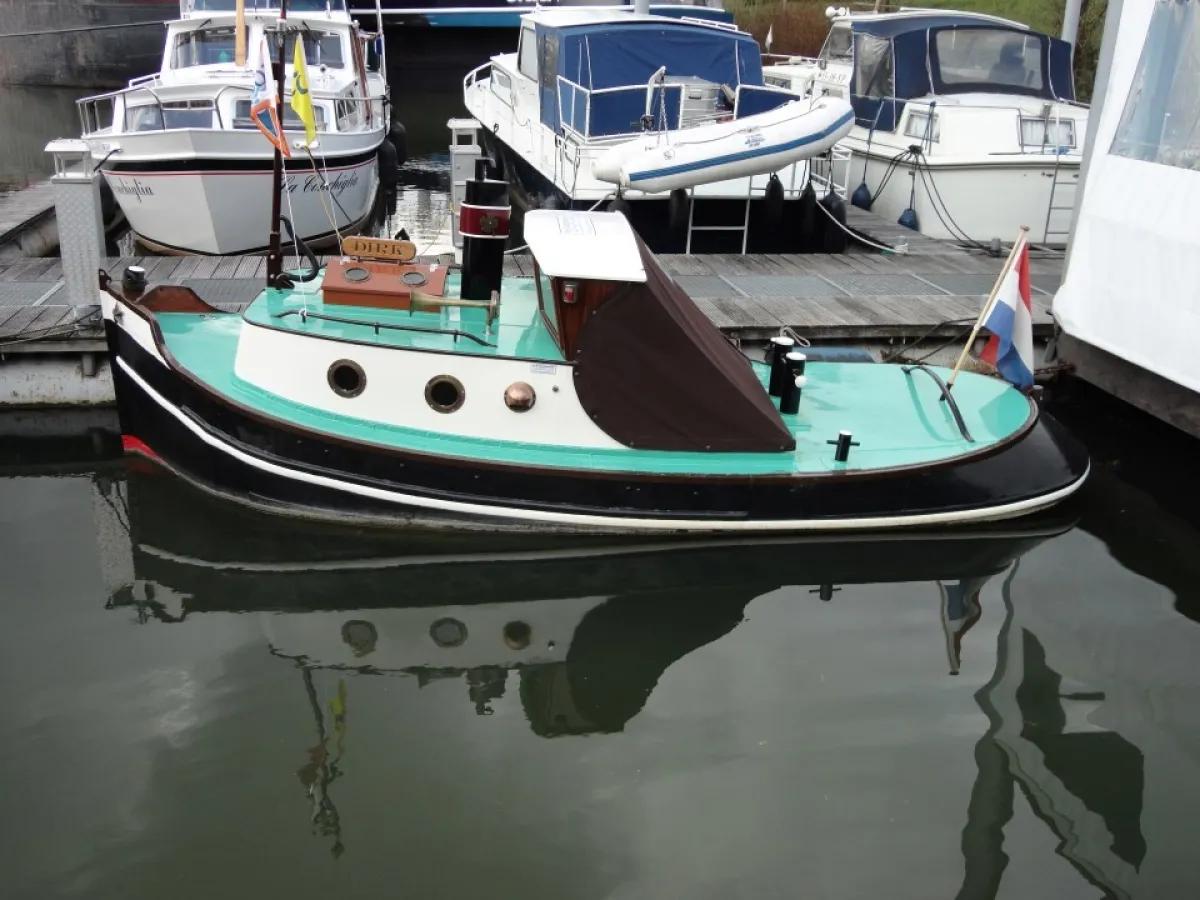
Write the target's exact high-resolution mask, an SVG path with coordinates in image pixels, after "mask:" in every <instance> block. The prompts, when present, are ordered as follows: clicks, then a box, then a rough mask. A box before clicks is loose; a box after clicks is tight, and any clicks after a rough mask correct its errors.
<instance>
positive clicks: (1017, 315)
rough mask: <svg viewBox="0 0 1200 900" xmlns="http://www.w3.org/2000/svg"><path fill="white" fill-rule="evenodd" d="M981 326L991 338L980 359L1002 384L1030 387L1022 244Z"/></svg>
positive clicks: (1029, 320) (1025, 249) (1029, 315)
mask: <svg viewBox="0 0 1200 900" xmlns="http://www.w3.org/2000/svg"><path fill="white" fill-rule="evenodd" d="M983 326H984V327H985V328H986V329H987V330H988V331H990V332H991V333H992V336H991V337H990V338H988V342H987V343H986V344H984V346H983V352H982V353H981V354H980V358H981V359H982V360H983V361H984V362H986V363H990V364H991V365H992V366H994V367H995V369H996V371H997V372H999V373H1000V375H1001V376H1002V377H1003V378H1004V380H1005V381H1008V382H1010V383H1011V384H1014V385H1016V386H1017V387H1019V388H1029V387H1032V386H1033V370H1034V361H1033V303H1032V301H1031V300H1030V293H1029V245H1028V244H1026V243H1025V242H1024V241H1022V242H1021V247H1020V249H1019V250H1017V255H1016V258H1015V259H1014V260H1013V264H1012V267H1011V268H1010V269H1009V270H1008V272H1007V273H1006V274H1005V276H1004V281H1002V282H1001V283H1000V290H999V291H998V292H997V294H996V299H995V302H994V303H993V304H992V309H991V311H990V312H989V313H988V317H987V319H986V320H985V321H984V323H983Z"/></svg>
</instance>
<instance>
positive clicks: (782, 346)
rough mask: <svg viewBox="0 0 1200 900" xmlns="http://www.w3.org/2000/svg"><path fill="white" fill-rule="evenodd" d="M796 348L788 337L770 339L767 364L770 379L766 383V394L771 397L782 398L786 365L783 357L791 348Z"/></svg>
mask: <svg viewBox="0 0 1200 900" xmlns="http://www.w3.org/2000/svg"><path fill="white" fill-rule="evenodd" d="M794 346H796V342H795V341H794V340H792V339H791V338H790V337H783V336H782V335H781V336H779V337H773V338H771V343H770V349H769V351H768V352H769V353H770V357H769V359H768V362H770V363H771V378H770V381H769V382H768V383H767V393H768V394H770V395H771V396H772V397H782V396H783V380H784V378H785V377H786V376H787V363H786V362H784V357H785V356H787V355H788V354H789V353H791V352H792V348H793V347H794Z"/></svg>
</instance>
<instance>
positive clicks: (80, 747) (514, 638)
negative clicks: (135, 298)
mask: <svg viewBox="0 0 1200 900" xmlns="http://www.w3.org/2000/svg"><path fill="white" fill-rule="evenodd" d="M1076 419H1077V422H1076V423H1075V424H1077V425H1079V426H1080V427H1081V428H1083V430H1084V431H1085V433H1086V434H1087V435H1088V436H1089V440H1090V442H1091V443H1092V446H1093V452H1094V453H1095V455H1096V463H1097V468H1098V472H1097V474H1096V476H1095V478H1094V479H1093V482H1092V484H1091V486H1090V487H1089V489H1088V491H1087V492H1086V494H1085V496H1084V497H1083V498H1082V500H1081V502H1080V503H1079V504H1078V505H1077V507H1075V508H1072V509H1070V510H1068V511H1067V515H1065V516H1062V517H1056V518H1054V519H1050V520H1044V521H1040V522H1035V523H1020V524H1012V525H1007V526H1003V527H1001V528H998V529H996V530H994V531H993V532H992V533H991V534H990V535H989V536H986V537H979V536H974V535H973V534H972V533H966V532H961V531H960V532H951V533H946V534H942V535H939V536H934V537H929V538H926V539H922V540H920V541H913V540H908V541H901V542H896V541H890V542H879V541H858V540H856V541H849V540H842V541H837V542H828V543H822V542H812V541H807V542H805V541H783V542H776V543H773V544H770V545H749V546H747V545H742V546H738V547H727V546H703V547H699V548H693V549H680V548H677V547H676V548H669V547H668V548H664V549H659V550H652V549H651V548H650V547H648V546H646V545H644V544H635V545H634V546H633V547H628V546H626V547H613V546H604V545H601V546H592V547H588V548H584V549H581V548H579V547H578V546H575V545H570V546H567V547H562V546H559V547H545V546H536V547H535V546H528V545H522V546H516V547H500V548H497V547H495V546H491V545H487V546H483V545H479V544H478V543H474V544H472V545H469V546H467V545H463V544H461V542H459V543H456V544H453V545H452V544H447V543H446V542H444V541H441V540H433V539H430V538H420V537H416V536H402V537H397V536H380V535H345V534H344V533H342V534H335V533H329V532H324V531H315V530H311V529H303V528H299V527H297V526H293V525H288V524H286V523H283V522H280V521H278V520H264V519H257V518H253V517H250V516H247V515H245V514H242V513H239V512H235V511H234V510H232V509H230V508H228V507H226V506H224V505H222V504H215V503H213V502H211V501H208V500H207V499H206V498H201V497H198V496H197V495H194V494H192V493H191V492H190V491H189V490H188V489H185V488H184V487H183V486H181V485H179V484H178V483H176V482H174V481H173V480H172V479H170V478H167V477H165V476H162V475H155V474H141V473H138V472H132V473H131V472H128V471H127V470H126V469H125V468H124V467H123V466H121V465H117V464H113V463H84V464H82V465H79V466H75V467H74V468H73V469H70V470H67V469H64V468H63V467H62V466H61V462H62V461H63V460H65V459H67V458H69V457H70V456H72V455H73V454H74V455H80V454H82V453H84V452H85V451H86V448H87V447H88V446H89V444H88V443H87V442H80V443H78V444H74V445H64V444H62V443H61V442H60V443H54V442H41V443H39V442H38V441H36V440H29V439H25V440H24V441H23V442H22V441H11V440H10V441H8V442H7V449H5V450H4V451H0V458H2V459H3V460H4V461H5V462H6V463H7V468H6V469H5V470H4V471H6V472H8V473H9V474H8V475H7V476H4V477H0V571H2V572H3V580H2V581H0V609H2V610H3V620H2V621H3V628H0V746H2V747H3V748H4V764H3V765H2V766H0V810H2V811H3V815H2V818H0V822H2V823H3V824H2V826H0V827H2V832H0V873H3V878H4V881H3V884H4V889H3V896H4V897H6V898H12V900H24V898H51V897H85V898H140V897H156V898H157V897H164V896H169V897H174V898H187V897H197V898H205V900H208V898H213V897H221V898H241V897H246V898H251V897H254V898H260V897H289V898H309V897H312V898H330V897H337V898H346V900H349V898H359V897H363V898H366V897H371V898H375V897H391V896H396V897H416V898H475V897H480V898H482V897H488V898H510V897H511V898H554V900H566V898H586V900H602V898H609V900H635V898H685V897H686V898H732V897H747V898H760V897H819V898H847V900H850V898H854V900H857V898H875V897H888V898H934V897H946V898H954V897H960V898H994V897H1002V898H1042V897H1045V898H1055V900H1065V898H1096V897H1117V898H1124V897H1137V898H1153V900H1171V898H1189V897H1195V896H1200V867H1198V866H1197V865H1196V861H1195V852H1194V847H1195V834H1196V828H1195V824H1194V823H1195V816H1196V810H1197V809H1200V666H1198V665H1197V659H1200V624H1198V623H1197V620H1198V619H1200V589H1198V587H1197V585H1198V584H1200V582H1198V580H1197V578H1198V576H1200V534H1198V532H1197V531H1196V529H1195V524H1194V520H1193V521H1188V520H1187V519H1186V518H1185V517H1181V516H1180V515H1179V514H1178V513H1179V512H1181V511H1183V512H1186V507H1187V506H1189V505H1190V504H1189V503H1188V498H1187V497H1186V493H1187V491H1189V490H1194V486H1192V483H1191V482H1187V481H1180V480H1173V479H1175V478H1176V476H1173V475H1172V474H1171V473H1172V471H1182V472H1188V471H1190V466H1189V465H1188V464H1187V460H1186V458H1184V457H1181V454H1187V453H1188V452H1191V453H1192V454H1193V458H1194V450H1195V445H1194V444H1191V443H1190V442H1184V441H1171V440H1170V438H1169V436H1168V437H1164V436H1163V435H1164V433H1163V432H1161V431H1156V430H1154V429H1150V430H1149V431H1146V430H1144V429H1143V424H1144V423H1141V422H1140V420H1139V421H1137V422H1135V423H1134V424H1133V425H1129V424H1127V422H1126V424H1120V423H1118V424H1117V425H1115V426H1114V425H1111V423H1109V422H1108V421H1107V420H1105V419H1103V418H1102V413H1100V412H1096V411H1095V410H1094V409H1091V408H1088V409H1086V410H1083V411H1082V412H1078V413H1077V414H1076ZM1124 421H1125V420H1122V422H1124ZM1122 429H1124V432H1122ZM1147 436H1148V437H1149V438H1150V440H1149V442H1148V443H1149V444H1150V445H1152V447H1151V448H1150V450H1147V451H1146V452H1145V453H1143V452H1142V451H1143V450H1144V449H1145V448H1144V447H1143V448H1141V449H1139V447H1140V445H1141V444H1143V443H1146V441H1144V440H1143V439H1144V438H1146V437H1147ZM56 448H57V449H56ZM1131 448H1133V449H1131ZM1147 454H1149V455H1147ZM56 455H57V457H58V459H57V460H54V461H53V462H51V460H53V459H54V457H55V456H56ZM1172 460H1178V461H1179V462H1180V465H1178V466H1175V469H1172V466H1173V465H1174V463H1173V462H1172ZM822 586H824V587H822ZM956 635H957V637H956ZM954 670H957V674H951V673H952V671H954Z"/></svg>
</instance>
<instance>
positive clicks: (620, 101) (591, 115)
mask: <svg viewBox="0 0 1200 900" xmlns="http://www.w3.org/2000/svg"><path fill="white" fill-rule="evenodd" d="M687 87H689V85H687V84H684V83H666V84H659V83H650V84H630V85H619V86H617V87H608V88H587V87H584V86H583V85H581V84H578V83H576V82H574V81H571V79H569V78H566V77H564V76H562V75H559V76H558V92H557V93H558V121H559V122H560V123H561V125H562V128H563V131H564V132H566V133H567V134H569V135H571V136H572V137H576V138H580V139H583V140H589V139H592V138H606V139H611V138H629V137H635V136H637V135H639V134H642V133H643V130H644V129H643V128H642V119H643V117H644V116H647V115H649V116H652V117H654V123H655V125H656V126H657V125H659V124H661V122H660V114H661V112H662V111H665V118H666V120H667V121H666V127H667V128H668V129H672V130H674V129H678V128H680V127H681V124H682V121H683V113H684V103H683V99H684V93H683V92H684V90H685V89H686V88H687ZM672 95H674V96H672Z"/></svg>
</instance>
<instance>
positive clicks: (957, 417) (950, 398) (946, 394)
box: [900, 363, 975, 444]
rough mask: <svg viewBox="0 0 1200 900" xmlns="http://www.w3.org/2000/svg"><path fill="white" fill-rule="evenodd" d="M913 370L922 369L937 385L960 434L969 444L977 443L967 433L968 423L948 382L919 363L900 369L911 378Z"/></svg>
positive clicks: (969, 433)
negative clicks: (964, 419)
mask: <svg viewBox="0 0 1200 900" xmlns="http://www.w3.org/2000/svg"><path fill="white" fill-rule="evenodd" d="M913 369H920V370H921V371H922V372H924V373H925V374H926V375H928V376H929V377H930V378H932V379H933V380H934V381H935V382H936V383H937V386H938V389H939V390H940V391H941V392H942V399H943V400H944V401H945V402H946V403H947V405H949V407H950V413H951V415H953V416H954V424H956V425H957V426H958V432H959V434H961V435H962V436H963V438H964V439H965V440H966V441H968V442H969V443H972V444H973V443H975V438H973V437H971V432H969V431H967V423H966V422H964V421H963V417H962V413H961V412H960V411H959V409H958V404H957V403H956V402H955V401H954V395H953V394H952V393H950V388H948V387H947V386H946V382H944V381H942V377H941V376H940V375H938V373H937V372H935V371H933V369H931V368H929V367H928V366H925V365H923V364H921V363H917V364H916V365H913V366H901V367H900V371H901V372H903V373H904V374H905V375H909V376H911V375H912V371H913Z"/></svg>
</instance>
